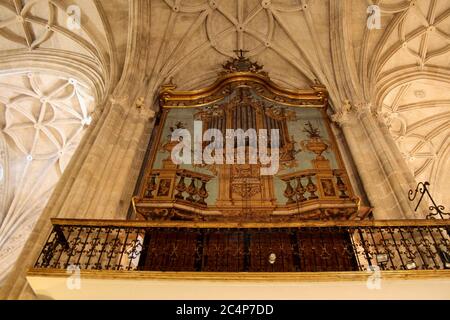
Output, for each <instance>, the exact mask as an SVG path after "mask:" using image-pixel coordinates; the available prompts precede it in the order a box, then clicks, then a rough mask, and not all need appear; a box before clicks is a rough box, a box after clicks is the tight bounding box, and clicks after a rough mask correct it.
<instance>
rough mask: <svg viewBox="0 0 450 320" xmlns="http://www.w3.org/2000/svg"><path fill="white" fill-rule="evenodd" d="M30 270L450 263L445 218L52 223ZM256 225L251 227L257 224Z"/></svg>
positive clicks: (317, 268) (425, 266)
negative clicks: (279, 224) (272, 222)
mask: <svg viewBox="0 0 450 320" xmlns="http://www.w3.org/2000/svg"><path fill="white" fill-rule="evenodd" d="M53 223H54V227H53V231H52V232H51V234H50V235H49V238H48V240H47V242H46V244H45V246H44V248H43V250H42V252H41V254H40V256H39V258H38V259H37V261H36V263H35V265H34V268H36V269H48V268H50V269H65V268H67V267H68V266H70V265H76V266H79V268H80V269H82V270H83V269H88V270H134V271H191V272H199V271H202V272H304V271H309V272H323V271H364V270H368V269H371V268H373V266H379V268H380V269H381V270H436V269H449V268H450V255H449V253H450V237H449V233H448V232H449V230H450V222H449V221H448V220H434V221H430V220H401V221H400V220H399V221H346V222H331V221H330V222H312V221H311V222H302V223H295V224H289V225H286V226H283V227H273V226H270V225H269V224H261V225H259V226H257V225H255V224H253V225H249V226H248V227H245V225H242V226H239V227H238V225H233V224H230V225H228V226H220V227H218V226H215V225H214V226H213V225H212V224H211V223H203V224H196V225H193V226H192V227H181V226H178V225H176V223H166V224H159V225H155V224H152V225H151V224H150V223H149V222H144V221H139V222H138V221H125V222H119V221H88V220H80V221H77V220H60V219H57V220H54V221H53ZM255 226H256V227H255Z"/></svg>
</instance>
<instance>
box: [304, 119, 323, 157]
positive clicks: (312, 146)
mask: <svg viewBox="0 0 450 320" xmlns="http://www.w3.org/2000/svg"><path fill="white" fill-rule="evenodd" d="M303 132H306V133H307V134H308V137H309V140H303V141H301V142H300V145H301V146H302V149H303V150H308V151H309V152H312V153H314V154H316V160H324V159H325V158H324V156H322V153H324V152H325V151H326V150H328V148H329V145H328V144H327V143H325V141H324V139H322V137H321V136H320V132H319V129H318V128H314V127H313V125H312V124H311V121H308V122H306V124H305V128H304V129H303Z"/></svg>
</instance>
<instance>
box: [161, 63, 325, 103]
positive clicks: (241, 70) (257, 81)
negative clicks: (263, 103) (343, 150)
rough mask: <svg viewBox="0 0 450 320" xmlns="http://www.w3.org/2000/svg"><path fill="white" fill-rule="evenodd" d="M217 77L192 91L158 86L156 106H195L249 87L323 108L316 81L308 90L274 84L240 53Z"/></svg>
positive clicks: (264, 95)
mask: <svg viewBox="0 0 450 320" xmlns="http://www.w3.org/2000/svg"><path fill="white" fill-rule="evenodd" d="M223 69H224V70H223V71H222V72H220V73H219V75H218V77H217V80H216V81H215V82H214V83H213V84H211V85H210V86H208V87H205V88H201V89H198V90H192V91H177V90H176V85H175V84H173V83H168V84H165V85H163V86H162V88H161V91H160V95H159V101H160V106H161V107H165V108H172V107H191V106H192V107H198V106H202V105H206V104H210V103H214V102H216V101H219V100H221V99H223V98H224V97H226V96H227V95H229V94H231V93H232V92H233V91H234V90H235V89H236V88H239V87H250V88H253V89H254V91H255V92H256V93H257V94H258V95H259V96H261V97H262V98H264V99H267V100H269V101H272V102H276V103H280V104H284V105H290V106H304V107H307V106H314V107H326V106H327V104H328V92H327V90H326V88H325V87H324V86H322V85H320V84H316V85H314V86H312V87H311V88H309V89H297V90H292V89H287V88H282V87H280V86H279V85H277V84H275V83H274V82H273V81H272V80H271V79H270V77H269V75H268V73H267V72H265V71H264V70H263V67H262V66H261V65H259V64H258V63H256V62H252V61H250V59H248V58H245V57H243V56H242V55H241V56H239V57H237V58H234V59H232V60H230V61H228V62H226V63H225V64H224V65H223Z"/></svg>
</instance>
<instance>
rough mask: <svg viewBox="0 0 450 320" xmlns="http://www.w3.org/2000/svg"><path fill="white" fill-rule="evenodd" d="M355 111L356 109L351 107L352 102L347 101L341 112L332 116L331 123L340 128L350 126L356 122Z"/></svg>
mask: <svg viewBox="0 0 450 320" xmlns="http://www.w3.org/2000/svg"><path fill="white" fill-rule="evenodd" d="M353 111H354V107H353V106H352V105H351V103H350V101H348V100H345V101H344V103H343V104H342V107H341V108H340V109H339V111H338V112H336V113H335V114H333V115H332V116H331V121H333V122H334V123H336V124H337V125H339V126H340V127H342V126H344V125H347V124H350V123H352V122H353V121H355V120H356V119H355V114H354V112H353Z"/></svg>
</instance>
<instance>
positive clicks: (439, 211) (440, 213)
mask: <svg viewBox="0 0 450 320" xmlns="http://www.w3.org/2000/svg"><path fill="white" fill-rule="evenodd" d="M429 186H430V183H429V182H428V181H425V182H419V183H418V184H417V186H416V189H415V190H412V189H411V190H409V193H408V197H409V201H415V200H416V197H417V196H418V195H419V194H420V197H419V200H418V201H417V204H416V207H415V208H414V211H415V212H417V210H418V209H419V207H420V204H421V203H422V200H423V198H424V196H425V195H427V196H428V200H429V201H430V202H431V204H430V205H429V206H428V210H429V212H428V214H427V215H426V218H427V219H436V218H439V219H450V212H445V211H444V210H445V207H444V206H443V205H438V204H436V202H435V201H434V199H433V197H432V196H431V193H430V191H429V190H428V187H429Z"/></svg>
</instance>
